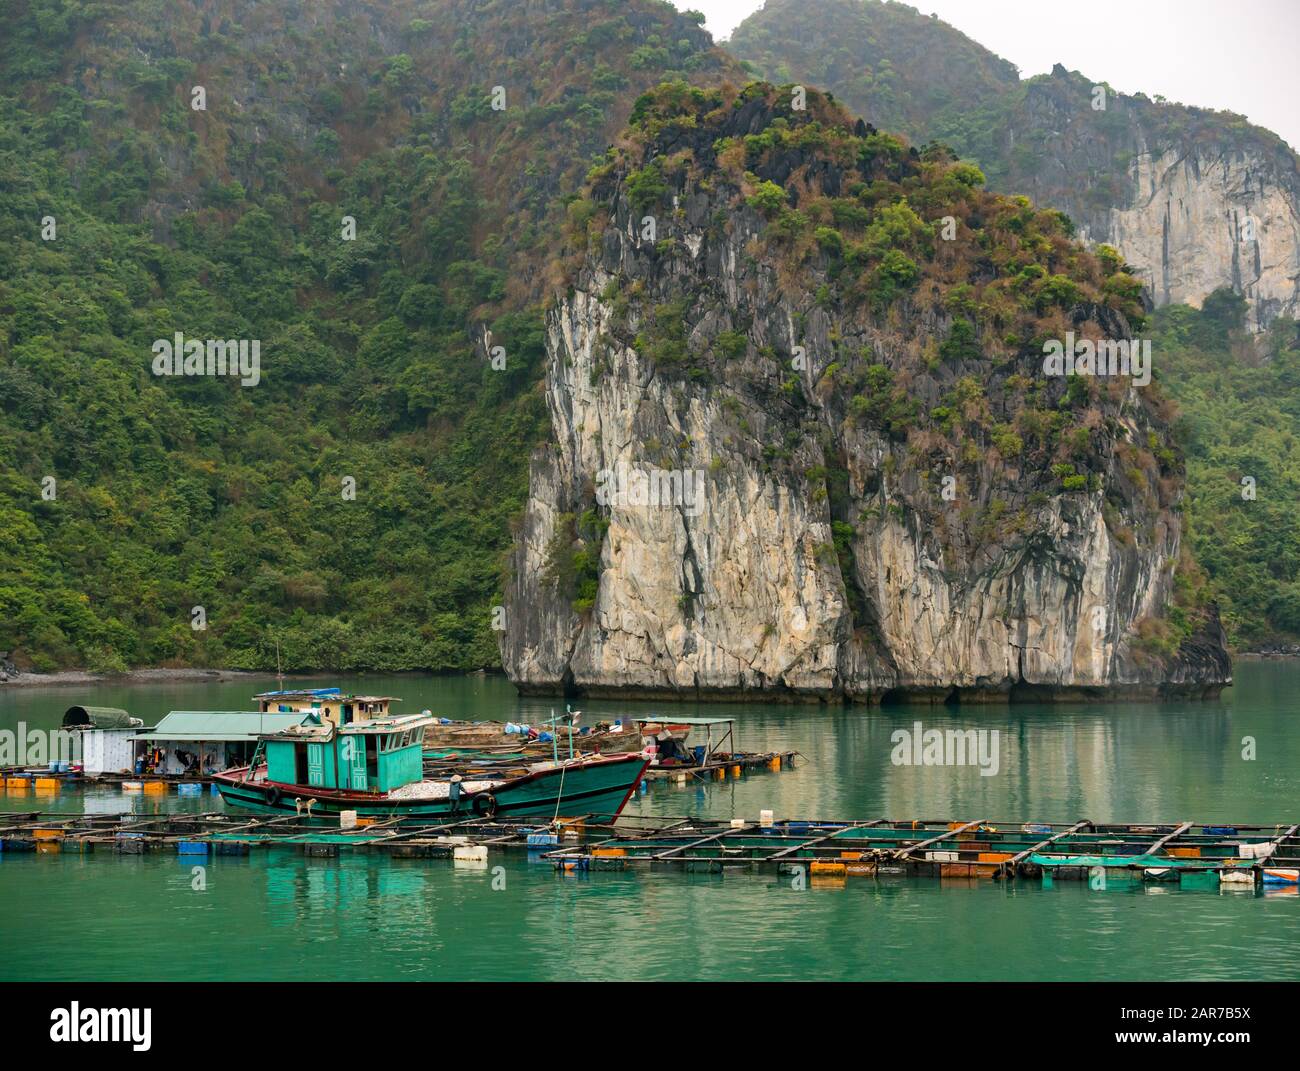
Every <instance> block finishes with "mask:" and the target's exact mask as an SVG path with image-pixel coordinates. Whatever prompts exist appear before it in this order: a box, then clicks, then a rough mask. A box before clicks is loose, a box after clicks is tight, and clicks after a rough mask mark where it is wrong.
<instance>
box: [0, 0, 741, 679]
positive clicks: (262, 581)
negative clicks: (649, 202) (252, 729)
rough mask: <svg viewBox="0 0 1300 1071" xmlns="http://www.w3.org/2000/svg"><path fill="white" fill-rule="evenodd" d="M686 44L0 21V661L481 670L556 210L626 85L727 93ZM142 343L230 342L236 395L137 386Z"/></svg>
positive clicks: (524, 19) (470, 5)
mask: <svg viewBox="0 0 1300 1071" xmlns="http://www.w3.org/2000/svg"><path fill="white" fill-rule="evenodd" d="M699 21H700V20H699V18H698V17H687V16H682V15H679V14H678V13H677V12H676V11H675V10H674V9H672V8H671V7H670V6H668V5H667V4H664V3H659V2H657V0H636V2H630V3H627V2H622V0H567V2H561V0H554V2H541V3H531V4H528V5H519V4H516V3H511V2H509V0H472V2H471V0H425V2H415V0H385V2H376V3H367V4H365V5H362V4H358V3H354V2H349V0H313V2H310V3H309V2H293V0H285V2H280V3H275V4H262V3H255V2H252V0H130V2H126V3H121V2H112V3H109V2H96V0H16V2H13V3H9V4H6V5H5V6H4V9H3V12H0V227H2V231H0V233H3V235H4V239H3V241H2V242H0V651H3V650H9V651H11V652H12V657H13V658H14V660H15V661H16V662H18V664H19V665H20V666H29V667H35V668H38V669H52V668H55V667H59V666H75V665H89V666H91V667H93V668H101V669H114V668H121V667H124V666H128V665H139V664H160V663H161V664H167V663H187V664H198V665H203V664H212V665H224V666H231V667H267V666H273V665H274V664H275V655H274V644H275V641H276V639H277V638H278V639H279V640H280V642H281V646H282V651H283V658H284V665H285V668H286V669H306V668H328V669H347V668H360V667H366V668H375V669H388V670H400V669H415V668H428V669H435V670H436V669H465V668H472V667H476V666H481V665H492V664H495V663H496V661H497V654H496V649H495V642H494V640H493V636H492V633H491V627H490V626H491V612H490V611H491V607H492V606H493V605H494V604H495V603H496V602H498V601H499V598H500V596H499V592H500V576H501V568H502V561H503V551H504V549H505V548H506V547H507V546H508V544H509V541H510V521H511V518H512V517H514V516H515V515H516V514H518V512H519V511H520V509H521V507H522V503H523V499H524V494H525V491H526V481H527V472H526V456H527V453H528V450H529V448H530V447H531V446H532V444H533V443H534V442H535V441H537V440H538V439H539V438H540V437H541V435H542V434H544V432H545V427H546V418H545V410H544V406H543V404H542V401H541V397H540V395H539V394H538V391H537V385H538V383H539V382H540V379H541V370H540V365H539V358H540V355H541V352H542V347H541V316H540V305H539V302H540V299H541V296H542V294H543V292H544V291H545V289H546V282H547V279H548V265H549V264H550V263H551V261H552V257H553V248H554V244H555V242H554V239H555V235H556V234H557V233H558V232H559V231H560V230H561V229H562V226H563V218H564V212H565V204H564V201H565V199H566V197H567V196H568V195H569V194H570V193H571V192H574V191H576V190H577V189H578V188H579V187H580V186H581V182H582V177H583V175H584V173H585V172H586V170H587V169H588V167H589V166H590V164H591V160H592V158H593V157H594V156H598V155H599V154H601V153H602V152H603V150H604V149H605V147H606V146H607V144H608V143H609V141H610V140H611V138H612V136H613V133H614V131H616V130H617V129H618V128H619V127H620V126H621V125H622V123H623V122H625V121H626V118H627V114H628V111H629V110H630V107H631V103H632V101H633V100H634V99H635V98H636V96H637V95H638V94H639V93H640V92H641V91H642V90H644V89H645V88H647V87H648V86H652V85H655V84H657V83H659V82H660V81H662V80H663V79H664V78H666V77H677V76H685V77H692V78H697V79H707V78H710V77H717V76H719V75H721V74H722V73H724V72H726V71H727V70H729V69H731V67H732V64H731V61H729V60H728V59H726V58H725V57H722V56H721V55H720V54H718V53H716V52H714V51H711V47H710V41H709V38H708V36H707V34H705V33H704V32H703V31H702V30H701V29H700V28H699ZM497 86H500V87H502V89H503V91H504V97H503V98H502V99H500V101H499V103H500V104H501V105H502V107H501V108H500V109H499V110H494V108H493V90H494V87H497ZM195 87H201V88H202V90H203V94H202V96H203V98H204V99H202V100H201V101H200V100H199V98H198V97H197V96H196V92H195ZM196 103H202V104H204V105H205V109H203V110H199V109H196V108H195V106H194V105H195V104H196ZM344 217H351V218H352V219H353V220H355V240H346V238H345V227H347V225H348V224H347V221H346V220H345V218H344ZM50 220H52V221H53V227H54V229H53V231H52V232H51V231H50V230H49V229H48V221H50ZM178 331H179V332H183V333H184V335H185V336H187V337H190V338H198V339H209V338H219V339H255V340H260V343H261V379H260V383H259V384H258V385H257V386H255V387H243V386H240V385H239V383H238V382H237V381H235V380H233V379H230V378H190V379H186V378H167V379H164V378H159V377H156V376H154V375H153V374H152V370H151V361H152V360H153V353H152V352H151V346H152V344H153V343H154V342H155V340H158V339H171V338H172V337H173V336H174V334H175V332H178ZM488 332H490V335H489V334H488ZM497 346H500V347H502V348H503V350H504V353H503V354H500V351H498V354H499V356H504V366H503V367H494V363H493V361H492V349H493V348H494V347H497ZM496 364H497V365H498V366H500V365H501V364H502V362H501V361H500V360H498V361H497V362H496ZM348 477H351V478H352V480H353V481H355V497H354V498H348V497H345V491H347V490H348V486H347V485H346V484H345V482H344V481H345V479H346V478H348ZM50 478H52V481H53V482H51V479H50ZM195 607H202V608H203V609H202V615H203V617H205V618H206V628H205V629H196V628H194V627H193V625H194V624H195V623H196V622H197V623H203V621H202V618H196V616H195V613H194V608H195Z"/></svg>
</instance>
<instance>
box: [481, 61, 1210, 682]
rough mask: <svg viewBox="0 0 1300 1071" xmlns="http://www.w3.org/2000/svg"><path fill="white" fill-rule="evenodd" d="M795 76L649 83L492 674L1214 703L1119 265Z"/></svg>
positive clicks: (578, 330)
mask: <svg viewBox="0 0 1300 1071" xmlns="http://www.w3.org/2000/svg"><path fill="white" fill-rule="evenodd" d="M981 180H982V176H980V175H979V172H978V171H976V170H975V169H973V168H970V167H968V166H965V165H960V164H955V163H954V162H953V161H952V160H951V159H950V158H947V157H946V156H944V155H943V154H941V153H937V154H931V155H930V156H928V157H927V158H922V157H921V156H920V155H918V154H917V152H916V151H915V150H909V149H907V148H906V147H905V146H904V145H903V143H902V142H901V141H899V140H898V139H895V138H892V137H890V136H889V135H886V134H882V133H879V132H877V131H876V130H875V129H874V128H872V127H870V126H867V125H866V124H864V123H862V122H861V121H856V122H855V121H854V120H852V119H850V118H849V117H848V116H847V115H846V113H844V112H842V111H841V110H840V109H839V108H838V107H837V106H835V105H833V104H832V103H831V102H829V101H828V100H826V99H825V98H823V97H821V96H820V95H819V94H817V93H815V92H813V91H809V95H808V99H807V104H806V108H804V109H802V110H801V109H800V108H799V107H798V106H797V104H795V103H793V102H792V100H791V97H790V95H789V93H788V91H782V90H777V89H775V88H774V87H772V86H768V85H764V84H757V85H753V86H749V87H746V88H745V89H744V90H743V91H739V92H737V91H734V90H729V89H724V90H698V89H696V90H691V89H688V88H687V87H685V86H683V85H680V84H679V85H676V86H669V87H661V89H660V90H659V91H657V92H655V93H653V94H649V95H647V96H646V97H645V98H643V99H642V101H641V102H639V103H638V106H637V108H636V109H635V110H634V112H633V127H632V129H631V130H630V132H629V133H628V135H627V136H626V137H625V138H624V139H623V140H622V141H620V143H619V148H618V149H617V150H616V151H613V152H612V153H611V157H610V159H609V161H608V162H607V163H606V164H605V165H604V166H603V167H601V168H598V169H597V170H596V171H595V172H593V174H592V176H591V179H590V188H589V194H588V196H587V197H586V198H585V199H584V200H583V201H581V202H579V203H578V204H577V205H575V207H574V209H573V211H572V213H571V218H572V219H573V221H574V226H575V228H576V230H577V232H578V249H579V258H578V261H577V264H576V267H575V271H574V274H573V276H572V282H571V285H570V286H569V288H568V289H567V291H565V292H564V293H563V294H562V295H561V296H560V298H559V300H558V301H557V302H556V304H555V305H554V307H553V308H552V309H551V310H550V311H549V313H548V317H547V339H546V349H547V356H548V372H547V380H546V393H547V401H548V404H549V407H550V412H551V419H552V424H553V434H552V439H551V441H550V442H549V443H548V444H546V445H545V446H544V447H543V448H541V449H540V450H539V451H538V452H537V454H536V455H535V456H534V458H533V462H532V473H531V485H530V494H529V500H528V506H527V510H526V514H525V517H524V519H523V522H522V524H521V526H520V529H519V531H518V533H517V541H516V547H515V551H514V555H513V559H512V566H511V575H510V578H509V580H508V583H507V607H506V628H505V630H504V631H503V632H502V633H501V653H502V661H503V664H504V665H505V667H506V670H507V672H508V673H509V675H510V677H511V679H512V680H513V681H514V682H515V683H516V685H517V686H518V687H520V688H521V689H522V690H525V691H533V692H559V691H575V692H586V693H599V692H618V693H620V694H625V695H626V694H653V695H663V696H677V697H697V696H704V697H719V698H726V697H740V696H745V695H751V694H755V693H762V694H764V695H768V696H771V697H777V698H780V697H785V698H797V699H817V698H823V699H826V698H838V697H846V698H853V699H861V700H879V699H882V698H886V697H889V696H891V695H911V696H921V697H929V698H932V699H935V700H942V699H951V698H960V699H962V700H966V701H969V700H981V699H997V698H1003V697H1008V696H1009V697H1012V698H1020V697H1029V696H1034V697H1069V696H1078V697H1100V696H1107V695H1116V694H1134V695H1155V694H1185V695H1206V694H1215V693H1217V691H1218V690H1219V689H1220V688H1221V687H1222V686H1223V685H1224V684H1225V683H1227V682H1228V681H1229V680H1230V676H1229V663H1228V658H1227V655H1226V652H1225V650H1224V645H1223V636H1222V631H1221V629H1220V627H1219V624H1218V618H1217V613H1216V611H1215V609H1214V607H1213V606H1212V605H1210V604H1208V603H1207V602H1206V601H1205V600H1204V598H1203V597H1202V594H1201V591H1200V588H1199V584H1198V581H1197V571H1196V569H1195V566H1194V563H1192V562H1191V561H1190V560H1189V559H1188V555H1187V552H1186V550H1185V548H1183V546H1182V544H1181V520H1180V515H1179V509H1178V501H1179V498H1180V495H1181V489H1182V462H1181V458H1180V456H1179V454H1178V452H1177V450H1176V449H1175V448H1174V447H1173V446H1171V445H1170V443H1169V439H1168V435H1167V425H1166V421H1167V415H1168V414H1167V412H1166V411H1165V403H1164V402H1163V401H1162V400H1161V398H1160V395H1159V392H1158V387H1157V386H1155V385H1152V386H1148V387H1142V388H1139V387H1137V386H1136V385H1135V383H1134V382H1133V380H1131V379H1130V378H1127V377H1123V378H1117V377H1112V378H1109V379H1104V378H1102V377H1095V378H1087V377H1083V376H1075V377H1068V378H1067V377H1051V376H1045V375H1044V374H1043V368H1042V365H1043V358H1042V354H1043V343H1044V341H1045V340H1047V339H1050V338H1063V337H1065V335H1066V333H1067V332H1075V333H1076V334H1077V335H1078V336H1079V337H1080V338H1085V337H1086V338H1094V339H1101V338H1116V339H1127V338H1129V337H1130V335H1131V333H1132V325H1131V323H1130V318H1133V319H1137V318H1140V317H1141V315H1142V310H1141V306H1140V304H1139V303H1138V301H1137V300H1136V296H1137V288H1136V283H1135V281H1134V280H1133V279H1132V278H1131V277H1130V276H1128V275H1127V274H1126V273H1125V272H1124V271H1123V266H1122V265H1121V264H1118V263H1115V262H1113V261H1108V260H1106V259H1104V258H1098V257H1095V256H1093V255H1091V254H1089V253H1088V252H1086V251H1085V250H1084V249H1083V248H1082V247H1080V246H1079V245H1078V244H1077V243H1075V242H1073V241H1071V240H1070V239H1069V237H1068V235H1067V233H1066V230H1065V225H1064V223H1063V222H1062V220H1061V218H1060V216H1059V215H1058V214H1056V213H1054V212H1051V211H1043V210H1038V209H1035V208H1034V207H1033V206H1032V205H1031V204H1030V203H1029V202H1028V201H1026V200H1024V199H1018V200H1017V199H1007V198H1002V197H997V196H994V195H992V194H988V193H985V192H984V191H982V190H980V189H979V185H980V182H981Z"/></svg>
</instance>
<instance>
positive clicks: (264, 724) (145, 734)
mask: <svg viewBox="0 0 1300 1071" xmlns="http://www.w3.org/2000/svg"><path fill="white" fill-rule="evenodd" d="M306 724H311V725H317V726H319V725H320V724H321V719H320V717H319V715H317V714H316V713H315V712H313V711H310V710H305V711H304V710H300V711H296V712H294V713H286V714H282V713H274V714H271V713H266V712H265V711H260V710H254V711H249V710H173V711H172V712H171V713H170V714H168V715H167V716H166V717H164V718H163V719H162V721H160V722H159V723H158V724H157V725H155V726H154V727H153V728H152V729H145V730H143V731H139V732H137V733H136V734H135V736H134V737H132V740H133V741H134V742H135V743H136V744H137V745H139V746H140V752H138V753H137V754H138V755H139V754H144V755H147V754H149V753H150V752H154V753H158V752H161V753H162V756H163V761H162V765H161V766H156V767H155V768H154V771H153V772H154V773H160V774H173V775H175V774H184V773H190V774H194V773H199V774H209V773H220V772H221V771H222V770H228V769H230V767H232V766H244V765H247V764H248V762H249V761H250V760H251V759H252V757H253V753H254V752H255V751H256V750H257V742H258V738H259V737H262V736H265V735H266V734H267V733H278V732H282V731H284V730H285V729H291V728H297V727H300V726H303V725H306ZM196 764H197V768H196ZM87 772H89V771H87Z"/></svg>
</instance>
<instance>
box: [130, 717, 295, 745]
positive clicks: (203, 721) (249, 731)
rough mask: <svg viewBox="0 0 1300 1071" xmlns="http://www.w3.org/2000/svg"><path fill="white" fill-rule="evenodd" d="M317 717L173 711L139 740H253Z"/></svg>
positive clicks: (141, 735) (137, 737)
mask: <svg viewBox="0 0 1300 1071" xmlns="http://www.w3.org/2000/svg"><path fill="white" fill-rule="evenodd" d="M314 717H316V715H315V714H313V713H312V712H311V711H309V710H303V711H299V712H298V713H296V714H260V713H258V712H257V711H256V710H173V711H172V712H171V713H170V714H168V715H167V716H166V717H165V718H163V719H162V720H161V721H160V722H159V723H158V724H157V725H155V726H154V727H153V728H152V729H147V730H145V731H144V732H142V733H136V735H135V737H134V739H136V740H192V741H194V742H196V743H198V742H202V741H211V742H213V743H219V742H221V741H223V740H252V739H254V738H255V737H257V736H260V735H262V734H264V733H279V732H283V731H284V730H285V729H289V728H292V727H293V726H295V725H301V724H302V723H303V722H305V721H307V720H309V719H311V718H314Z"/></svg>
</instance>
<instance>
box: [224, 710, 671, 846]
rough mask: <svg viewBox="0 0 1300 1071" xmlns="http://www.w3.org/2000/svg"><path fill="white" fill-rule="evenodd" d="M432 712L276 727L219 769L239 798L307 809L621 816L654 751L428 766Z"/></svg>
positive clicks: (441, 816)
mask: <svg viewBox="0 0 1300 1071" xmlns="http://www.w3.org/2000/svg"><path fill="white" fill-rule="evenodd" d="M432 723H433V719H432V718H426V717H423V716H420V715H414V716H407V717H378V718H369V719H366V720H364V721H354V722H352V723H351V724H348V725H336V724H335V723H334V722H333V721H330V720H328V719H326V720H322V721H319V722H317V723H315V724H310V723H309V724H305V725H301V726H297V727H294V728H290V729H286V730H284V731H283V732H279V733H275V734H270V735H267V736H265V737H263V738H262V739H261V742H260V743H259V748H258V755H256V756H254V759H253V762H252V763H251V764H250V765H248V766H245V767H240V768H237V769H233V770H228V771H226V772H225V773H222V774H219V775H217V776H215V777H214V778H213V780H214V781H215V783H216V785H217V787H218V791H219V792H220V793H221V796H222V798H223V799H224V800H225V801H226V802H227V803H229V804H231V805H233V806H236V807H244V808H248V809H252V810H259V811H278V812H283V813H287V814H304V813H305V814H307V815H308V816H309V817H313V818H315V817H335V818H337V817H338V816H340V815H341V814H343V813H344V812H346V811H355V812H356V813H357V815H358V817H365V818H385V819H388V818H399V819H401V820H403V821H408V822H412V823H417V822H418V823H438V822H447V821H461V820H464V819H466V818H471V817H479V818H491V817H493V816H496V815H501V816H503V817H505V816H520V817H525V816H537V817H542V816H544V817H547V818H555V817H557V816H565V817H572V816H577V815H605V816H611V817H617V816H618V815H619V814H620V813H621V812H622V810H623V807H624V805H625V804H626V803H627V801H628V798H629V797H630V796H631V795H632V792H633V791H634V790H635V788H636V786H637V783H638V782H639V781H640V780H641V776H642V774H643V772H644V770H645V767H646V762H647V760H646V759H645V758H644V757H642V756H641V755H638V754H620V755H580V754H578V755H573V756H571V757H569V758H565V759H559V758H558V757H557V758H554V759H552V760H550V761H540V762H539V761H533V762H527V761H525V762H519V761H516V760H514V759H510V760H500V759H492V758H489V759H484V760H481V761H471V762H458V761H454V760H449V761H446V762H444V763H443V764H441V765H438V766H435V768H434V769H433V771H431V772H432V774H433V775H432V776H429V774H428V773H426V767H425V762H424V756H423V749H424V731H425V729H426V728H427V727H428V726H429V725H430V724H432Z"/></svg>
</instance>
